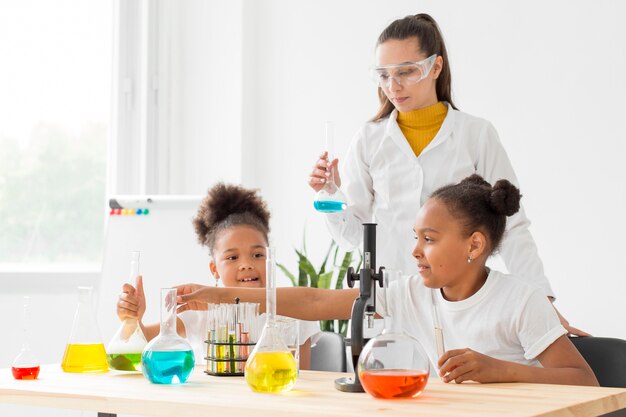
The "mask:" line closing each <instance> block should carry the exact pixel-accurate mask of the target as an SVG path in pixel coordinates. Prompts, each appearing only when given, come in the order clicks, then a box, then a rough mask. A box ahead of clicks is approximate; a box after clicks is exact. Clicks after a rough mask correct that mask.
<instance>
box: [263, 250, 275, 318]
mask: <svg viewBox="0 0 626 417" xmlns="http://www.w3.org/2000/svg"><path fill="white" fill-rule="evenodd" d="M266 249H267V255H266V256H267V258H266V261H265V281H266V283H265V313H266V314H267V321H268V322H269V321H274V319H275V318H276V259H275V256H276V249H275V248H273V247H271V246H268V247H267V248H266Z"/></svg>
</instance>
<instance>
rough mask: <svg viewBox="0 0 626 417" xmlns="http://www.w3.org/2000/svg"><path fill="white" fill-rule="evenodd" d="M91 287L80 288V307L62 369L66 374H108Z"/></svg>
mask: <svg viewBox="0 0 626 417" xmlns="http://www.w3.org/2000/svg"><path fill="white" fill-rule="evenodd" d="M91 298H92V297H91V287H78V307H77V308H76V314H75V315H74V324H73V325H72V333H71V334H70V340H69V342H68V344H67V346H66V347H65V354H64V355H63V362H61V367H62V368H63V370H64V371H65V372H107V371H108V370H109V368H108V366H107V358H106V352H105V351H104V343H102V339H100V333H99V331H98V324H97V323H96V317H95V316H94V313H93V307H92V305H91Z"/></svg>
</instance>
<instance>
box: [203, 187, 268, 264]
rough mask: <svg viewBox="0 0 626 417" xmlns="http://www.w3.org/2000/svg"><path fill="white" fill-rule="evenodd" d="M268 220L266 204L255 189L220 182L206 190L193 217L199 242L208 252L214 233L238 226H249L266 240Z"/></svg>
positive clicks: (212, 243)
mask: <svg viewBox="0 0 626 417" xmlns="http://www.w3.org/2000/svg"><path fill="white" fill-rule="evenodd" d="M269 222H270V212H269V210H268V208H267V204H266V203H265V201H263V199H262V198H261V197H260V196H259V195H258V194H257V192H256V190H253V189H249V188H244V187H242V186H240V185H233V184H224V183H222V182H220V183H217V184H215V185H214V186H213V187H211V188H210V189H209V191H208V193H207V195H206V197H205V198H204V199H203V200H202V203H200V207H199V208H198V213H197V214H196V217H195V218H194V219H193V225H194V228H195V231H196V235H197V237H198V241H199V242H200V244H202V245H206V246H208V247H209V250H210V251H211V252H213V246H214V245H215V239H216V236H217V234H218V233H219V232H220V231H221V230H225V229H228V228H230V227H233V226H237V225H248V226H252V227H254V228H256V229H257V230H259V231H260V232H261V233H263V235H264V236H265V239H266V240H267V235H268V234H269V230H270V225H269Z"/></svg>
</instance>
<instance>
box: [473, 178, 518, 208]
mask: <svg viewBox="0 0 626 417" xmlns="http://www.w3.org/2000/svg"><path fill="white" fill-rule="evenodd" d="M479 178H480V177H479ZM487 184H488V183H487ZM521 197H522V196H521V194H520V192H519V188H517V187H516V186H514V185H513V184H511V183H510V182H509V181H508V180H499V181H498V182H496V183H495V184H494V186H493V188H492V189H491V193H490V194H489V204H490V206H491V209H492V210H493V211H494V212H496V213H497V214H503V215H505V216H512V215H513V214H515V213H517V212H518V211H519V207H520V205H519V201H520V198H521Z"/></svg>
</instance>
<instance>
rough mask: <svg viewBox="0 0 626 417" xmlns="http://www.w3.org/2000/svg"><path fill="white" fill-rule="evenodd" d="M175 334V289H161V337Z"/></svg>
mask: <svg viewBox="0 0 626 417" xmlns="http://www.w3.org/2000/svg"><path fill="white" fill-rule="evenodd" d="M172 334H173V335H175V334H176V288H161V335H172Z"/></svg>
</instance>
